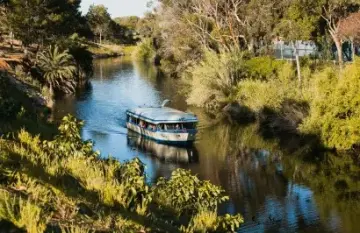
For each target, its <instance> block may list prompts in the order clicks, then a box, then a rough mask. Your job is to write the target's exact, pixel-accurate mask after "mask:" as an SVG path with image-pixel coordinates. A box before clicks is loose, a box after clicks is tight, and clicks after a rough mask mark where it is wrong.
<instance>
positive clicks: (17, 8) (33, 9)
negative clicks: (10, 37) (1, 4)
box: [7, 0, 47, 47]
mask: <svg viewBox="0 0 360 233" xmlns="http://www.w3.org/2000/svg"><path fill="white" fill-rule="evenodd" d="M45 11H46V1H42V0H25V1H24V0H10V3H9V10H8V12H7V18H8V23H9V25H8V27H9V29H10V30H11V31H13V33H14V34H15V37H16V38H18V39H20V40H21V41H22V42H23V45H24V46H25V47H26V46H28V45H30V44H32V43H38V42H40V41H39V40H40V38H42V37H43V36H44V32H45V26H46V24H47V21H46V12H45Z"/></svg>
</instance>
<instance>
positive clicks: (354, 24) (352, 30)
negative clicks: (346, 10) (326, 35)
mask: <svg viewBox="0 0 360 233" xmlns="http://www.w3.org/2000/svg"><path fill="white" fill-rule="evenodd" d="M339 35H340V37H341V38H342V39H347V40H350V42H351V51H352V60H353V61H354V59H355V45H354V43H355V40H358V39H359V37H360V12H357V13H352V14H350V15H349V16H348V17H346V18H345V19H342V20H341V21H340V23H339Z"/></svg>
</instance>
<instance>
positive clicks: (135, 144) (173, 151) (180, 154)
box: [128, 131, 199, 164]
mask: <svg viewBox="0 0 360 233" xmlns="http://www.w3.org/2000/svg"><path fill="white" fill-rule="evenodd" d="M128 146H129V147H131V148H136V149H137V150H140V151H142V152H143V153H144V154H147V155H149V156H154V157H156V158H157V159H159V160H160V161H163V162H165V163H183V164H187V163H196V162H198V161H199V158H198V154H197V151H196V149H195V148H194V147H176V146H171V145H166V144H161V143H157V142H156V141H153V140H150V139H147V138H144V137H142V136H141V135H139V134H137V133H134V132H132V131H128Z"/></svg>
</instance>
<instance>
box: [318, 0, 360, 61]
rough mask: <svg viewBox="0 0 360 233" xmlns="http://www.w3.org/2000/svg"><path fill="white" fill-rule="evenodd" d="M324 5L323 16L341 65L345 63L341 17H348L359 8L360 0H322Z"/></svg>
mask: <svg viewBox="0 0 360 233" xmlns="http://www.w3.org/2000/svg"><path fill="white" fill-rule="evenodd" d="M320 4H321V5H322V12H321V17H322V18H323V19H324V20H325V21H326V25H327V30H328V31H329V33H330V35H331V37H332V39H333V41H334V43H335V46H336V50H337V54H338V61H339V64H340V67H342V64H343V52H342V44H343V41H342V38H341V35H340V32H339V30H340V22H341V19H344V18H346V17H347V16H348V15H349V14H351V13H353V12H356V11H358V10H359V7H360V1H359V0H321V2H320Z"/></svg>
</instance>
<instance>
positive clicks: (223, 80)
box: [187, 51, 246, 109]
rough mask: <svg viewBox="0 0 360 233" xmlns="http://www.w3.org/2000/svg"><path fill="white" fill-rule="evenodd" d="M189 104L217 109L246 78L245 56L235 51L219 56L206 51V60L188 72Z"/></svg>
mask: <svg viewBox="0 0 360 233" xmlns="http://www.w3.org/2000/svg"><path fill="white" fill-rule="evenodd" d="M188 73H189V79H190V80H189V86H190V92H189V94H188V98H187V102H188V103H189V104H192V105H195V106H199V107H207V108H208V109H216V108H218V107H219V106H220V105H221V104H222V103H224V102H226V101H227V99H228V98H230V97H231V95H232V94H233V93H234V87H235V86H236V85H237V83H238V82H239V81H240V80H241V79H242V78H244V77H246V69H245V65H244V54H243V53H240V52H237V51H233V52H229V53H221V54H217V53H215V52H213V51H206V52H205V55H204V59H203V61H202V62H200V63H199V64H198V65H195V66H194V67H193V68H190V69H189V70H188Z"/></svg>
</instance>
